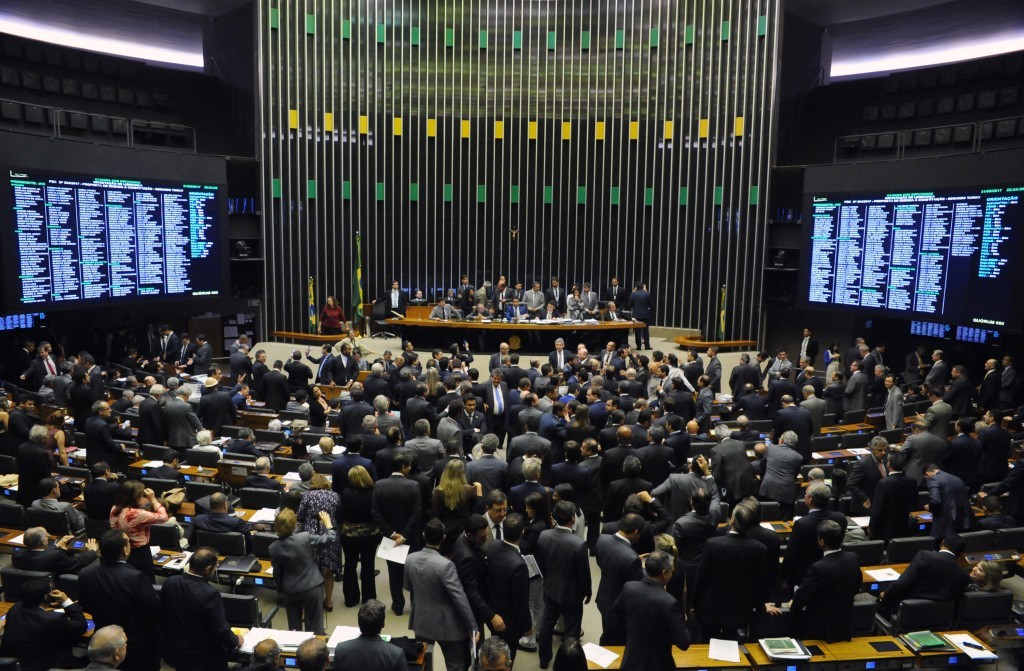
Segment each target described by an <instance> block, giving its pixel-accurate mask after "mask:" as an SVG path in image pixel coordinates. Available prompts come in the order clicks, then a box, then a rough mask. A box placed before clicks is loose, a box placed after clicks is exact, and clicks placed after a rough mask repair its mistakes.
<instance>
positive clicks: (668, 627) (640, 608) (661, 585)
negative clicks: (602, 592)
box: [615, 550, 690, 671]
mask: <svg viewBox="0 0 1024 671" xmlns="http://www.w3.org/2000/svg"><path fill="white" fill-rule="evenodd" d="M671 579H672V557H671V556H669V555H668V553H666V552H662V551H661V550H655V551H654V552H652V553H651V554H649V555H647V560H646V561H645V562H644V579H643V580H636V581H632V582H627V583H626V584H625V586H623V588H622V594H621V595H619V598H618V599H616V600H615V611H616V612H617V613H618V617H617V619H618V620H619V621H620V622H623V623H625V625H626V651H625V653H623V657H622V666H621V667H619V668H620V669H621V670H622V671H672V669H675V668H676V665H675V662H674V661H673V660H672V646H676V647H678V648H680V649H682V650H686V649H687V648H689V647H690V634H689V632H688V631H687V630H686V623H685V622H684V621H683V607H682V605H681V604H680V603H679V601H677V600H676V598H675V597H673V596H672V595H671V594H669V593H668V592H666V591H665V585H667V584H668V581H669V580H671Z"/></svg>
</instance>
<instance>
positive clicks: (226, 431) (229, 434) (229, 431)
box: [220, 424, 245, 438]
mask: <svg viewBox="0 0 1024 671" xmlns="http://www.w3.org/2000/svg"><path fill="white" fill-rule="evenodd" d="M244 428H245V427H244V426H231V425H230V424H225V425H223V426H221V427H220V435H221V437H222V438H238V437H239V436H241V435H242V429H244Z"/></svg>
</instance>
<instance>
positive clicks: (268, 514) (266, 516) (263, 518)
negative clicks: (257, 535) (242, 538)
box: [249, 508, 277, 524]
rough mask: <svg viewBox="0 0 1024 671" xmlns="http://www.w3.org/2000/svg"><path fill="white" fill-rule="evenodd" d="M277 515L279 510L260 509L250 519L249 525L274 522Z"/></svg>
mask: <svg viewBox="0 0 1024 671" xmlns="http://www.w3.org/2000/svg"><path fill="white" fill-rule="evenodd" d="M276 515H277V510H275V509H274V508H260V509H259V510H257V511H256V512H254V513H253V514H252V517H250V518H249V523H250V524H256V523H258V522H273V521H274V517H275V516H276Z"/></svg>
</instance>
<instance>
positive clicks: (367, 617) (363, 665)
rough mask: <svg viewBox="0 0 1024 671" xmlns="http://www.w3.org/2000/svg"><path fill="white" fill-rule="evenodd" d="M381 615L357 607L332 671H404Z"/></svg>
mask: <svg viewBox="0 0 1024 671" xmlns="http://www.w3.org/2000/svg"><path fill="white" fill-rule="evenodd" d="M395 284H397V282H396V283H395ZM400 293H401V292H400ZM384 615H385V610H384V604H382V603H381V602H380V601H377V600H376V599H370V600H369V601H367V602H366V603H364V604H363V605H362V606H360V607H359V615H358V621H359V638H354V639H352V640H349V641H344V642H342V643H339V644H338V645H337V646H336V647H335V648H334V666H333V667H331V668H333V669H334V671H348V669H367V670H369V669H374V670H375V671H406V665H405V655H403V654H402V650H401V648H399V647H397V646H394V645H391V644H390V643H388V642H387V641H385V640H383V639H382V638H381V637H380V632H381V631H382V630H383V629H384Z"/></svg>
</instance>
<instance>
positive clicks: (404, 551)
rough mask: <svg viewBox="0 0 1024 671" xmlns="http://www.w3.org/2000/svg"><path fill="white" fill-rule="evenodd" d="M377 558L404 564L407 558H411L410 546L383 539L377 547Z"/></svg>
mask: <svg viewBox="0 0 1024 671" xmlns="http://www.w3.org/2000/svg"><path fill="white" fill-rule="evenodd" d="M377 556H378V557H380V558H381V559H384V560H387V561H391V562H395V563H396V564H404V563H405V558H406V557H408V556H409V546H408V545H407V544H405V543H403V544H402V545H398V544H396V543H395V541H393V540H391V539H390V538H382V539H380V545H378V546H377Z"/></svg>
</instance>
